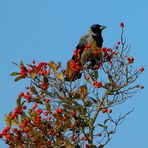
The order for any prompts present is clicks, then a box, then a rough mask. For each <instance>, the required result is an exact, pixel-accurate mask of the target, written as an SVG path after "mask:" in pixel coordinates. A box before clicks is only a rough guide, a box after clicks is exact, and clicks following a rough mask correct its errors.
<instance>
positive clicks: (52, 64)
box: [48, 61, 57, 73]
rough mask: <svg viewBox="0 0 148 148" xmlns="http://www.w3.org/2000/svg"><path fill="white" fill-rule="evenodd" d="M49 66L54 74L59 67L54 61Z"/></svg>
mask: <svg viewBox="0 0 148 148" xmlns="http://www.w3.org/2000/svg"><path fill="white" fill-rule="evenodd" d="M48 65H49V66H50V68H51V69H52V71H53V72H54V73H55V72H56V71H57V66H56V64H55V63H54V62H53V61H51V62H50V63H49V64H48Z"/></svg>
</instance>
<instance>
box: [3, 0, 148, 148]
mask: <svg viewBox="0 0 148 148" xmlns="http://www.w3.org/2000/svg"><path fill="white" fill-rule="evenodd" d="M147 14H148V1H147V0H124V1H121V0H110V1H109V0H102V1H100V0H91V1H89V0H73V1H72V0H71V1H70V0H0V52H1V54H0V94H1V95H0V131H1V130H2V129H3V128H4V127H5V124H4V119H3V118H4V114H6V113H8V112H9V111H11V110H12V109H13V108H14V107H15V100H16V97H17V95H18V93H19V92H20V91H22V90H24V86H25V85H26V84H25V82H18V83H15V82H14V81H13V78H12V77H10V76H9V74H10V73H11V72H12V71H17V68H16V67H15V66H13V65H12V64H11V61H15V62H20V60H24V62H25V63H30V62H31V61H32V60H33V59H35V60H37V61H50V60H55V61H62V62H63V64H65V63H66V61H67V60H68V59H69V58H70V57H71V55H72V53H73V49H74V48H75V46H76V44H77V43H78V41H79V38H80V36H81V35H83V34H84V33H85V32H86V31H87V30H88V27H89V26H90V25H92V24H94V23H99V24H102V25H106V26H107V29H106V30H105V31H104V33H103V37H104V46H107V47H112V46H113V45H114V43H115V42H116V41H118V39H119V35H120V29H119V24H120V22H121V21H123V22H124V23H125V31H126V37H127V42H128V43H129V44H131V52H132V54H133V56H134V57H135V59H136V60H135V67H140V66H141V65H142V66H145V69H146V70H145V72H144V73H143V74H142V76H141V77H140V78H139V83H141V84H144V85H145V89H144V90H142V91H139V92H138V93H137V94H136V95H135V96H134V97H133V98H132V99H131V100H129V101H128V102H127V103H126V104H125V105H124V106H123V108H121V107H120V108H119V109H118V112H124V111H127V110H129V109H131V108H133V107H135V111H134V113H133V114H132V115H130V116H129V117H128V118H127V119H126V120H125V122H124V123H123V124H122V125H120V126H119V128H118V131H117V133H116V134H115V135H114V136H113V139H112V140H111V142H110V143H109V144H108V145H107V146H106V148H147V147H148V142H147V132H148V116H147V113H148V107H147V106H148V98H147V96H148V95H147V92H148V88H147V87H148V78H147V77H146V75H148V70H147V69H148V66H147V65H148V64H147V63H148V35H147V34H148V19H147ZM7 147H8V146H7V145H5V144H4V143H3V142H2V141H0V148H7Z"/></svg>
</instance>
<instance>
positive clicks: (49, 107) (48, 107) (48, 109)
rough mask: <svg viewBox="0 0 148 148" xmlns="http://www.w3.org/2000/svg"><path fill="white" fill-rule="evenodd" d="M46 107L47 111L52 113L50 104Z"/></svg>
mask: <svg viewBox="0 0 148 148" xmlns="http://www.w3.org/2000/svg"><path fill="white" fill-rule="evenodd" d="M45 106H46V110H47V111H50V109H51V105H50V104H49V103H45Z"/></svg>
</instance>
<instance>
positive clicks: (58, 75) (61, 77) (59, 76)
mask: <svg viewBox="0 0 148 148" xmlns="http://www.w3.org/2000/svg"><path fill="white" fill-rule="evenodd" d="M55 77H56V78H58V79H60V80H64V76H63V74H61V73H55Z"/></svg>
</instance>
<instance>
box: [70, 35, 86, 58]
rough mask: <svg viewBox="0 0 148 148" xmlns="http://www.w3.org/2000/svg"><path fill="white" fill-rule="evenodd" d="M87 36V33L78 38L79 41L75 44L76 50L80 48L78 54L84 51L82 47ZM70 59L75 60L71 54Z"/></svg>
mask: <svg viewBox="0 0 148 148" xmlns="http://www.w3.org/2000/svg"><path fill="white" fill-rule="evenodd" d="M88 38H89V34H85V35H83V36H82V37H81V38H80V41H79V43H78V45H77V46H76V50H80V52H79V54H80V56H81V54H82V53H83V51H84V48H85V46H86V44H88ZM72 59H73V60H75V56H74V55H73V56H72Z"/></svg>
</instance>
